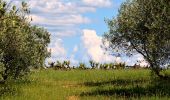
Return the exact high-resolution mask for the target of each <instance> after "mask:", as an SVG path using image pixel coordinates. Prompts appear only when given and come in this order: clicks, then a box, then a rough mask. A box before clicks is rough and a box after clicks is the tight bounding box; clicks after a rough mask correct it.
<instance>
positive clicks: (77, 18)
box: [30, 14, 90, 26]
mask: <svg viewBox="0 0 170 100" xmlns="http://www.w3.org/2000/svg"><path fill="white" fill-rule="evenodd" d="M30 16H31V17H32V19H33V23H34V24H46V25H54V26H73V25H76V24H86V23H90V19H88V18H86V17H83V16H81V15H63V16H54V17H52V16H51V17H45V16H44V17H43V16H39V15H34V14H33V15H30Z"/></svg>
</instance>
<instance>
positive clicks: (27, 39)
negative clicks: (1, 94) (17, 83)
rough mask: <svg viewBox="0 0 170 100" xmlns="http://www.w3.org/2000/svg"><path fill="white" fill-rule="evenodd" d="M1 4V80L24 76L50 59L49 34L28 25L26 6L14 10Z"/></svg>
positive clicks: (14, 7) (7, 5) (13, 7)
mask: <svg viewBox="0 0 170 100" xmlns="http://www.w3.org/2000/svg"><path fill="white" fill-rule="evenodd" d="M9 5H10V4H8V3H7V2H5V1H3V0H0V67H1V68H0V69H1V70H0V75H1V76H2V78H3V80H4V81H5V80H7V79H9V78H13V79H17V78H20V77H21V76H23V75H26V74H27V73H28V72H29V70H30V68H31V67H34V68H37V67H40V66H43V64H44V61H45V59H46V57H48V56H49V52H48V51H47V46H48V44H49V43H50V35H49V33H48V32H47V31H46V30H45V29H43V28H40V27H37V26H32V25H31V24H30V21H29V18H28V17H27V15H28V14H29V9H28V6H27V4H26V3H24V2H23V3H22V4H21V7H19V8H17V7H16V6H15V5H14V6H12V7H11V5H10V6H9Z"/></svg>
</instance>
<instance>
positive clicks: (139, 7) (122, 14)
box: [104, 0, 170, 78]
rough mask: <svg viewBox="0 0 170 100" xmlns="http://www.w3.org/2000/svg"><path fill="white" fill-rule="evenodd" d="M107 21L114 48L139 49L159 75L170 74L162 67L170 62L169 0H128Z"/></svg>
mask: <svg viewBox="0 0 170 100" xmlns="http://www.w3.org/2000/svg"><path fill="white" fill-rule="evenodd" d="M106 22H107V23H108V27H109V32H107V33H105V35H104V39H106V40H108V41H109V47H110V49H111V50H112V51H113V50H122V51H123V52H126V53H128V54H135V53H139V54H141V55H142V56H143V57H144V59H145V60H146V61H147V62H148V63H149V65H150V68H151V69H152V71H153V72H154V73H155V74H156V75H157V76H159V77H161V78H167V77H168V76H166V75H164V74H162V73H161V69H162V67H163V66H165V65H167V64H169V63H170V0H128V1H126V2H124V3H123V4H122V5H121V7H120V9H119V13H118V15H117V17H116V18H113V19H110V20H109V19H108V20H107V21H106Z"/></svg>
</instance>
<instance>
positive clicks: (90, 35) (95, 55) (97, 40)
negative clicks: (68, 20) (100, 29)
mask: <svg viewBox="0 0 170 100" xmlns="http://www.w3.org/2000/svg"><path fill="white" fill-rule="evenodd" d="M82 41H83V46H84V47H85V48H86V49H87V54H88V56H90V58H91V59H92V60H94V61H96V62H102V63H103V62H121V58H120V57H114V56H111V55H109V54H108V53H107V52H106V51H105V50H104V49H103V48H102V47H101V46H102V45H103V44H102V37H100V36H97V34H96V31H95V30H89V29H84V30H83V36H82Z"/></svg>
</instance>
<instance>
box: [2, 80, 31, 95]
mask: <svg viewBox="0 0 170 100" xmlns="http://www.w3.org/2000/svg"><path fill="white" fill-rule="evenodd" d="M31 82H32V81H30V80H16V81H14V80H11V81H8V82H6V83H1V84H0V97H2V96H6V95H15V94H17V93H20V92H21V91H20V88H19V86H21V85H23V84H30V83H31ZM16 85H17V86H16Z"/></svg>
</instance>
